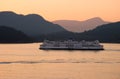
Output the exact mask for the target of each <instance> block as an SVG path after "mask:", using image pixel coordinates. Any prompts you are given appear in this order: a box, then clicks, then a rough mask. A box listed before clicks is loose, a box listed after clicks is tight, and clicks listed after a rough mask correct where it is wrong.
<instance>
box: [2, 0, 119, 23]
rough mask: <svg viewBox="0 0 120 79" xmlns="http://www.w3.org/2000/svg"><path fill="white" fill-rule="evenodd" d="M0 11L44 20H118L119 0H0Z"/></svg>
mask: <svg viewBox="0 0 120 79" xmlns="http://www.w3.org/2000/svg"><path fill="white" fill-rule="evenodd" d="M0 11H13V12H16V13H18V14H24V15H27V14H39V15H41V16H43V17H44V18H45V19H46V20H49V21H54V20H79V21H82V20H86V19H89V18H93V17H101V18H102V19H103V20H105V21H112V22H115V21H120V0H0Z"/></svg>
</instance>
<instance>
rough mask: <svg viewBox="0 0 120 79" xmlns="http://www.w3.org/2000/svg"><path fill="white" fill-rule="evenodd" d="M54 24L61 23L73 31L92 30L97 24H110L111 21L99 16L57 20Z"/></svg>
mask: <svg viewBox="0 0 120 79" xmlns="http://www.w3.org/2000/svg"><path fill="white" fill-rule="evenodd" d="M53 23H54V24H59V25H61V26H62V27H63V28H65V29H67V30H69V31H72V32H78V33H79V32H84V31H87V30H92V29H94V28H96V27H97V26H100V25H103V24H108V23H110V22H107V21H104V20H102V19H101V18H99V17H94V18H90V19H87V20H84V21H76V20H56V21H53Z"/></svg>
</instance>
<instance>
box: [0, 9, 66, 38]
mask: <svg viewBox="0 0 120 79" xmlns="http://www.w3.org/2000/svg"><path fill="white" fill-rule="evenodd" d="M0 25H4V26H9V27H12V28H15V29H17V30H20V31H22V32H24V33H25V34H27V35H28V36H31V37H37V36H39V35H42V34H50V33H55V32H60V31H66V30H65V29H64V28H62V27H61V26H59V25H57V24H53V23H51V22H49V21H47V20H45V19H44V18H43V17H42V16H40V15H38V14H28V15H22V14H16V13H14V12H11V11H4V12H0Z"/></svg>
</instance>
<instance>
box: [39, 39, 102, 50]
mask: <svg viewBox="0 0 120 79" xmlns="http://www.w3.org/2000/svg"><path fill="white" fill-rule="evenodd" d="M40 49H43V50H103V45H101V44H100V43H99V41H98V40H96V41H85V40H82V41H73V40H66V41H49V40H44V42H43V44H42V45H40Z"/></svg>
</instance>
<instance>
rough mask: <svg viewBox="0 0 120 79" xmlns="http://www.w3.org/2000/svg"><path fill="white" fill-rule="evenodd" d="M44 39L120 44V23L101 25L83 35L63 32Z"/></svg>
mask: <svg viewBox="0 0 120 79" xmlns="http://www.w3.org/2000/svg"><path fill="white" fill-rule="evenodd" d="M44 38H47V39H50V40H67V39H73V40H78V41H80V40H88V41H90V40H91V41H93V40H99V41H100V42H106V43H120V22H116V23H110V24H105V25H101V26H98V27H97V28H95V29H93V30H89V31H85V32H83V33H73V32H62V33H56V34H52V35H49V36H46V37H44Z"/></svg>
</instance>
